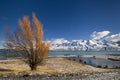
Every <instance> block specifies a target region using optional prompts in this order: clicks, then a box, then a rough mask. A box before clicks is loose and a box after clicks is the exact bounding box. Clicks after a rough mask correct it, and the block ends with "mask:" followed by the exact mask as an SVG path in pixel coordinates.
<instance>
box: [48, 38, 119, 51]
mask: <svg viewBox="0 0 120 80" xmlns="http://www.w3.org/2000/svg"><path fill="white" fill-rule="evenodd" d="M50 45H51V47H50V50H79V51H80V50H81V51H91V50H92V51H101V50H102V51H103V50H107V51H111V50H120V41H117V42H112V41H107V40H95V39H91V40H72V41H68V40H65V39H63V38H62V39H55V40H52V41H50Z"/></svg>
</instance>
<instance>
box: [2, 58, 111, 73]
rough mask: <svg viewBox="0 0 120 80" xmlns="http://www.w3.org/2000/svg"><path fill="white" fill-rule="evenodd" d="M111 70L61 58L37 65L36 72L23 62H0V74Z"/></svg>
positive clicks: (49, 59)
mask: <svg viewBox="0 0 120 80" xmlns="http://www.w3.org/2000/svg"><path fill="white" fill-rule="evenodd" d="M108 71H113V70H111V69H100V68H95V67H92V66H89V65H84V64H82V63H78V62H75V61H70V60H67V59H63V58H48V59H47V60H46V63H45V64H42V65H39V66H38V67H37V70H34V71H31V70H30V68H29V66H28V65H27V64H25V62H23V61H9V62H0V74H5V73H19V72H28V73H31V72H32V73H41V72H44V73H96V72H108Z"/></svg>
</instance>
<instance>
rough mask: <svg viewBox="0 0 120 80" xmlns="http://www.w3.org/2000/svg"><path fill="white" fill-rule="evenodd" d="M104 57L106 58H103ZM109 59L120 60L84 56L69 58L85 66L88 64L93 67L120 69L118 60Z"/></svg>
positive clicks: (99, 56)
mask: <svg viewBox="0 0 120 80" xmlns="http://www.w3.org/2000/svg"><path fill="white" fill-rule="evenodd" d="M102 56H104V57H102ZM109 57H112V58H113V59H114V58H118V59H120V56H112V55H111V56H110V55H109V56H108V55H83V56H80V57H75V56H73V57H72V56H71V57H67V58H68V59H70V60H73V61H77V62H82V63H84V64H88V65H91V66H95V67H99V68H120V61H119V60H118V59H117V60H118V61H116V60H114V61H113V60H108V58H109Z"/></svg>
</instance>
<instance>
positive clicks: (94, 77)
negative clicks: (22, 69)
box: [0, 72, 120, 80]
mask: <svg viewBox="0 0 120 80" xmlns="http://www.w3.org/2000/svg"><path fill="white" fill-rule="evenodd" d="M0 80H120V72H114V73H113V72H111V73H97V74H47V75H32V76H30V75H29V74H26V75H22V76H15V75H14V76H1V77H0Z"/></svg>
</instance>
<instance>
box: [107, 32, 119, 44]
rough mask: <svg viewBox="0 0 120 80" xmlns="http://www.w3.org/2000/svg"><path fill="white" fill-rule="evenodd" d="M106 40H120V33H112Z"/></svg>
mask: <svg viewBox="0 0 120 80" xmlns="http://www.w3.org/2000/svg"><path fill="white" fill-rule="evenodd" d="M106 40H107V41H112V42H118V41H120V33H118V34H113V35H111V36H108V37H107V38H106Z"/></svg>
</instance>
